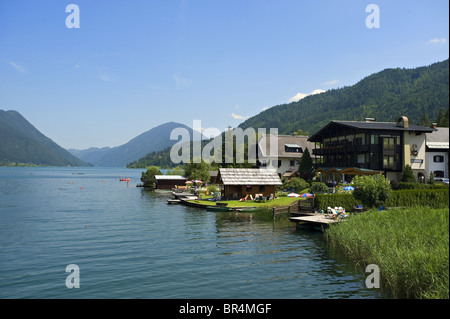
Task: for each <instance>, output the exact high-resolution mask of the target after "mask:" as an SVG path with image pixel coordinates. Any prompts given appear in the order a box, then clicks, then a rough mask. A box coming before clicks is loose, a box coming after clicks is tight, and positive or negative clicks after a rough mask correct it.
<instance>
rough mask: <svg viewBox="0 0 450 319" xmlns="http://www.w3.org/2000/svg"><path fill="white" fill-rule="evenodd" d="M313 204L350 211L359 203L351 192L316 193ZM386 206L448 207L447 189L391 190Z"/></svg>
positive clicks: (324, 207) (323, 208) (319, 207)
mask: <svg viewBox="0 0 450 319" xmlns="http://www.w3.org/2000/svg"><path fill="white" fill-rule="evenodd" d="M314 204H315V206H316V208H317V209H319V210H324V211H326V209H327V207H344V208H345V210H347V211H352V210H353V206H356V205H360V204H361V202H359V201H357V200H356V199H355V198H354V197H353V194H316V195H315V199H314ZM384 206H386V207H413V206H428V207H431V208H448V207H449V189H448V187H447V188H446V189H403V190H394V191H392V192H391V195H390V196H389V198H388V200H387V201H386V203H385V205H384Z"/></svg>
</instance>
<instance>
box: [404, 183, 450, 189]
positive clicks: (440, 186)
mask: <svg viewBox="0 0 450 319" xmlns="http://www.w3.org/2000/svg"><path fill="white" fill-rule="evenodd" d="M397 189H448V186H447V185H444V184H422V183H404V182H400V183H398V186H397Z"/></svg>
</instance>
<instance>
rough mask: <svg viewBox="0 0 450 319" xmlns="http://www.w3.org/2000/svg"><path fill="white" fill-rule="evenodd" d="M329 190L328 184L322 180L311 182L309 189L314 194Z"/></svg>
mask: <svg viewBox="0 0 450 319" xmlns="http://www.w3.org/2000/svg"><path fill="white" fill-rule="evenodd" d="M328 190H329V189H328V186H327V184H325V183H322V182H313V183H311V188H310V189H309V192H310V193H313V194H320V193H327V192H328Z"/></svg>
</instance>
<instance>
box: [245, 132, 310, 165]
mask: <svg viewBox="0 0 450 319" xmlns="http://www.w3.org/2000/svg"><path fill="white" fill-rule="evenodd" d="M274 137H275V135H270V134H265V135H263V136H261V137H260V138H259V140H258V144H257V147H258V155H259V158H260V159H261V158H264V157H278V158H286V157H288V158H298V159H300V158H301V157H302V156H303V152H304V151H305V149H306V148H308V150H309V153H310V154H311V157H314V155H312V150H313V149H314V148H315V144H314V143H312V142H308V137H307V136H302V135H277V136H276V138H277V139H276V142H277V143H278V145H277V149H276V154H273V153H275V152H273V153H272V152H271V151H270V143H271V142H272V139H274ZM264 146H265V150H264V149H263V148H264ZM285 146H287V147H288V148H301V150H302V152H286V147H285ZM253 153H254V148H253V147H250V148H249V158H255V157H254V156H255V154H253Z"/></svg>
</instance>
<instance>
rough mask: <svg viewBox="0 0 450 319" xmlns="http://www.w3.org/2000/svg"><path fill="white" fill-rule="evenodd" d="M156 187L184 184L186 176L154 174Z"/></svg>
mask: <svg viewBox="0 0 450 319" xmlns="http://www.w3.org/2000/svg"><path fill="white" fill-rule="evenodd" d="M155 180H156V189H172V188H176V186H186V181H187V178H186V177H183V176H180V175H155Z"/></svg>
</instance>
